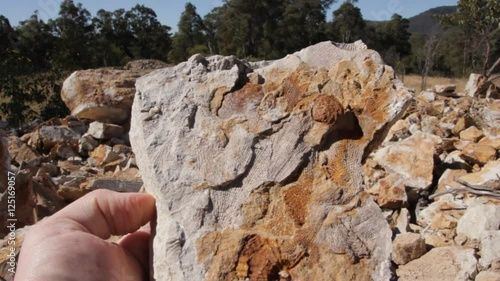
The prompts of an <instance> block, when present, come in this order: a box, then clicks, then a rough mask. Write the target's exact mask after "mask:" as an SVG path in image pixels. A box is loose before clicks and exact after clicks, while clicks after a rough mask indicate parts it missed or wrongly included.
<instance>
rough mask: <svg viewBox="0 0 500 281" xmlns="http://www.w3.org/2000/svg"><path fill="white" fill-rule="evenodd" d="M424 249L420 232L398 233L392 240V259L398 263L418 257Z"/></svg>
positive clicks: (422, 253)
mask: <svg viewBox="0 0 500 281" xmlns="http://www.w3.org/2000/svg"><path fill="white" fill-rule="evenodd" d="M426 251H427V250H426V246H425V241H424V239H423V238H422V236H420V234H416V233H405V234H400V235H397V236H396V238H395V239H394V241H393V242H392V260H393V261H394V262H395V263H396V264H398V265H402V264H407V263H409V262H410V261H412V260H414V259H418V258H420V257H421V256H423V255H424V254H425V252H426Z"/></svg>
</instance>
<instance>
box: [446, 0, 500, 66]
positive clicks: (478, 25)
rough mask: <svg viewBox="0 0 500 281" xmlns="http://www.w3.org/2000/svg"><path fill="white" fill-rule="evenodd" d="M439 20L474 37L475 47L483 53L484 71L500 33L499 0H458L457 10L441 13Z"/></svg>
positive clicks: (488, 64)
mask: <svg viewBox="0 0 500 281" xmlns="http://www.w3.org/2000/svg"><path fill="white" fill-rule="evenodd" d="M440 20H441V22H442V23H443V24H445V25H447V26H449V27H450V26H451V27H458V28H459V29H461V30H462V31H463V32H464V34H467V36H469V37H473V38H474V39H475V42H476V48H475V49H476V50H478V51H480V50H481V51H482V53H483V59H482V61H483V65H482V68H483V71H484V73H486V72H487V70H488V68H489V66H490V60H491V58H492V57H491V56H492V52H493V50H494V49H493V48H494V46H495V44H496V42H497V41H498V38H499V33H500V1H498V0H460V1H458V8H457V12H456V13H453V14H450V15H443V16H441V17H440Z"/></svg>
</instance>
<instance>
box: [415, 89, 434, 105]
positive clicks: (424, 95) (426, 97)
mask: <svg viewBox="0 0 500 281" xmlns="http://www.w3.org/2000/svg"><path fill="white" fill-rule="evenodd" d="M417 99H421V100H423V101H425V102H427V103H431V102H433V101H435V100H436V93H434V92H433V91H422V92H421V93H420V94H418V96H417Z"/></svg>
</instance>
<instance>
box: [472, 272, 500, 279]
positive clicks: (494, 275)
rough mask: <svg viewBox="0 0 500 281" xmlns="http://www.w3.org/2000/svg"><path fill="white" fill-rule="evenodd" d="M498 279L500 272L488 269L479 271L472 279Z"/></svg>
mask: <svg viewBox="0 0 500 281" xmlns="http://www.w3.org/2000/svg"><path fill="white" fill-rule="evenodd" d="M498 280H500V273H499V272H495V271H489V270H488V271H481V272H479V274H478V275H477V276H476V279H475V280H474V281H498Z"/></svg>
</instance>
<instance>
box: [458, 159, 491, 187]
mask: <svg viewBox="0 0 500 281" xmlns="http://www.w3.org/2000/svg"><path fill="white" fill-rule="evenodd" d="M499 175H500V161H498V160H497V161H492V162H489V163H488V164H486V165H485V166H484V167H483V168H482V169H481V171H480V172H477V173H471V174H467V175H464V176H461V177H460V178H459V179H460V180H461V181H464V182H466V183H468V184H470V185H472V186H477V187H481V188H491V189H496V190H500V178H499Z"/></svg>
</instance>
